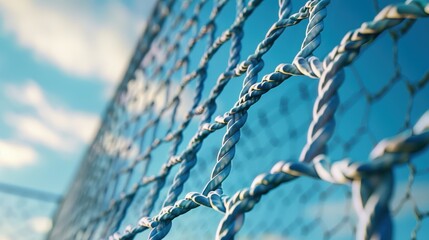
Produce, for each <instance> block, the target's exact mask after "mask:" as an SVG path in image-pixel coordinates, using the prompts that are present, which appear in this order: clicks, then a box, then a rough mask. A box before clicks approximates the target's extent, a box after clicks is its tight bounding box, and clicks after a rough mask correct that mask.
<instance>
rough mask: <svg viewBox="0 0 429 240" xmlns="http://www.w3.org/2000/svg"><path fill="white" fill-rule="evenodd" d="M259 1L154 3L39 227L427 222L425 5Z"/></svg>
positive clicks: (240, 228) (55, 232)
mask: <svg viewBox="0 0 429 240" xmlns="http://www.w3.org/2000/svg"><path fill="white" fill-rule="evenodd" d="M267 2H268V1H267ZM267 2H264V1H261V0H248V1H245V0H237V1H227V0H218V1H207V0H200V1H192V0H188V1H173V0H165V1H162V0H161V1H158V2H157V4H156V6H155V9H154V12H153V14H152V16H151V18H150V21H149V24H148V25H147V27H146V29H145V31H144V33H143V36H142V38H141V39H140V40H139V42H138V46H137V48H136V51H135V53H134V54H133V56H132V58H131V61H130V65H129V68H128V70H127V72H126V74H125V76H124V80H123V81H122V82H121V83H120V85H119V86H118V89H117V91H116V93H115V96H114V97H113V100H112V101H111V103H110V105H109V107H108V109H107V112H106V114H105V116H104V118H103V122H102V125H101V127H100V130H99V132H98V134H97V136H96V137H95V139H94V141H93V143H92V144H91V146H90V147H89V149H88V151H87V153H86V156H85V158H84V159H83V162H82V165H81V167H80V169H79V171H78V172H77V175H76V178H75V180H74V182H73V184H72V185H71V188H70V190H69V192H68V194H67V196H66V197H65V198H64V200H63V202H62V204H61V206H60V208H59V209H58V211H57V215H56V217H55V221H54V227H53V229H52V231H51V232H50V234H49V238H50V239H100V238H103V239H106V238H110V239H134V238H148V239H162V238H169V237H170V238H171V239H190V238H191V239H193V238H201V237H202V236H205V237H203V238H214V237H216V238H217V239H233V238H235V237H236V238H239V239H253V238H256V239H261V238H270V237H271V238H275V237H278V238H279V239H282V238H283V237H285V238H288V237H291V238H299V239H300V238H304V237H308V238H309V239H314V238H321V237H323V238H325V239H330V238H336V237H337V239H344V238H347V237H348V238H347V239H350V236H353V237H355V238H356V239H373V238H374V239H391V238H393V236H407V237H411V238H417V236H419V234H420V235H422V236H424V234H426V233H429V229H428V230H427V228H424V227H422V225H423V224H424V223H423V221H424V220H425V219H426V218H427V216H428V213H429V212H428V211H427V210H425V208H426V207H425V205H424V204H423V203H422V202H424V199H425V197H424V196H421V193H419V191H417V190H418V189H420V188H419V186H421V185H422V184H423V185H424V183H425V181H427V178H428V176H429V167H428V166H427V161H426V162H425V161H424V160H425V159H424V158H425V157H426V158H427V156H428V155H427V152H428V151H427V146H428V144H429V112H428V109H429V108H428V107H429V106H428V105H427V100H428V99H427V97H425V96H429V94H428V93H429V89H428V87H427V83H428V82H429V72H428V69H422V68H423V67H422V65H421V64H420V62H424V61H425V60H424V59H425V57H427V55H425V54H428V53H427V51H426V52H424V50H422V48H424V46H411V45H410V44H409V42H410V41H411V40H409V38H416V37H417V35H418V34H419V31H421V29H424V28H425V27H426V28H427V24H428V22H427V21H426V20H425V19H424V18H425V17H428V16H429V4H428V3H427V2H426V1H407V2H405V3H394V4H392V5H387V6H383V7H382V6H381V4H380V3H378V2H377V1H369V2H367V3H365V4H366V5H365V6H366V7H367V8H368V9H372V11H374V14H373V16H375V17H374V18H373V20H369V19H365V21H363V20H361V19H357V20H356V22H355V23H353V24H352V25H353V26H356V27H358V28H356V29H355V30H352V31H350V27H349V26H348V25H344V28H347V29H345V30H346V31H348V32H344V33H342V32H341V33H340V34H337V35H338V36H337V38H334V37H332V38H331V37H329V35H327V34H324V33H326V31H329V33H331V34H335V30H336V29H335V26H336V25H334V26H332V23H333V24H338V26H337V27H338V28H340V27H341V26H342V25H341V24H340V23H335V20H336V21H338V20H339V19H335V18H336V15H335V14H336V13H335V12H331V11H332V10H333V9H337V8H338V5H336V4H339V3H336V2H335V1H332V2H331V1H328V0H310V1H307V2H303V3H301V6H299V7H298V8H297V7H295V6H292V3H291V1H288V0H280V1H278V4H275V5H273V2H269V3H267ZM337 13H338V14H340V12H337ZM367 15H369V14H367ZM330 16H333V17H332V18H330ZM342 16H344V15H342ZM350 16H352V15H350ZM368 20H369V21H368ZM350 21H351V22H353V21H352V20H350ZM259 24H260V25H261V26H259ZM344 24H345V23H344ZM359 26H360V27H359ZM352 29H353V28H352ZM415 29H417V30H415ZM338 31H339V30H338ZM322 37H324V38H328V40H329V41H328V42H329V44H324V41H322ZM423 37H427V36H423ZM422 41H423V40H422ZM414 45H416V44H414ZM413 48H416V49H417V50H415V51H416V52H415V53H414V54H415V55H418V54H417V53H419V52H421V55H418V56H417V57H415V58H416V59H412V60H413V61H412V63H413V64H414V65H413V64H409V63H408V62H407V61H404V60H401V57H403V56H404V55H406V54H404V51H414V50H413ZM419 50H421V51H419ZM383 51H388V53H385V52H383ZM288 59H290V61H288ZM374 59H378V62H377V61H375V60H374ZM285 62H289V63H285ZM367 62H368V63H367ZM386 62H388V63H386ZM377 64H379V65H380V66H379V67H377ZM426 67H427V66H426ZM365 69H366V70H365ZM422 70H423V71H422ZM398 99H400V100H398ZM282 159H283V160H282ZM425 164H426V165H425ZM395 182H396V183H397V184H396V185H395ZM416 189H417V190H416ZM395 191H396V192H397V194H394V192H395ZM416 192H417V193H416ZM268 193H269V194H268ZM264 204H265V205H264ZM335 205H339V206H344V208H343V209H341V210H338V209H335ZM270 207H272V208H275V209H277V211H276V213H273V214H271V215H270V214H269V213H271V212H272V210H271V211H270ZM266 208H267V209H266ZM308 209H311V210H308ZM333 209H334V210H338V211H339V212H338V214H339V217H338V218H334V219H332V217H331V218H330V216H329V211H332V210H333ZM410 209H411V210H410ZM428 210H429V209H428ZM283 212H288V213H289V214H290V216H288V215H285V214H282V213H283ZM407 214H409V215H407ZM245 216H246V217H245ZM181 219H183V220H181ZM409 219H412V220H413V221H414V223H411V224H410V221H409ZM173 220H174V221H173ZM402 221H407V224H406V226H408V225H410V227H409V228H410V229H407V230H397V229H396V228H394V225H395V223H396V222H398V223H399V224H400V223H402ZM247 224H248V225H249V226H251V227H248V228H246V225H247ZM404 226H405V225H404ZM297 229H300V230H299V231H298V230H297ZM347 229H348V230H347ZM347 234H348V235H347ZM346 235H347V236H346Z"/></svg>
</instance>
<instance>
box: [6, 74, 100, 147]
mask: <svg viewBox="0 0 429 240" xmlns="http://www.w3.org/2000/svg"><path fill="white" fill-rule="evenodd" d="M5 93H6V95H7V96H8V97H9V99H11V100H13V101H14V102H17V103H20V104H22V105H24V106H27V107H30V108H31V109H32V110H33V111H34V112H35V114H28V113H26V114H15V113H6V114H5V120H6V123H7V124H8V125H10V126H11V127H13V128H14V129H15V130H16V131H17V135H18V137H19V138H21V139H23V140H27V141H31V142H34V143H38V144H41V145H44V146H46V147H49V148H52V149H58V150H62V151H72V150H74V149H75V148H76V147H77V146H78V144H80V143H88V142H90V141H91V140H92V137H93V135H94V134H95V130H96V127H97V126H98V123H99V118H98V116H96V115H94V114H89V113H86V112H80V111H75V110H70V109H67V108H65V107H64V106H62V105H59V104H58V103H57V104H52V102H54V101H53V100H52V99H48V98H47V96H46V94H45V93H44V92H43V90H42V89H41V88H40V86H39V85H38V84H37V83H35V82H34V81H29V82H27V83H26V84H24V85H6V86H5Z"/></svg>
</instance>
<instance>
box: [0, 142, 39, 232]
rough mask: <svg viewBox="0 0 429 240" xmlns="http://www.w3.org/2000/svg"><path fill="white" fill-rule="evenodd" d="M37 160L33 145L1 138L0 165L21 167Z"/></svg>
mask: <svg viewBox="0 0 429 240" xmlns="http://www.w3.org/2000/svg"><path fill="white" fill-rule="evenodd" d="M36 160H37V152H36V151H34V149H32V148H31V147H29V146H26V145H23V144H19V143H15V142H10V141H5V140H1V139H0V167H9V168H19V167H24V166H28V165H31V164H33V163H35V162H36ZM0 239H1V238H0Z"/></svg>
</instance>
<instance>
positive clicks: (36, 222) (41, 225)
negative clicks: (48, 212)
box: [28, 217, 52, 233]
mask: <svg viewBox="0 0 429 240" xmlns="http://www.w3.org/2000/svg"><path fill="white" fill-rule="evenodd" d="M28 223H29V225H30V226H31V229H33V231H35V232H36V233H47V232H48V231H49V230H51V227H52V220H51V219H50V218H48V217H33V218H31V219H29V220H28Z"/></svg>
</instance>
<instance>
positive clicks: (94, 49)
mask: <svg viewBox="0 0 429 240" xmlns="http://www.w3.org/2000/svg"><path fill="white" fill-rule="evenodd" d="M151 4H152V3H150V4H149V7H150V6H151ZM0 16H1V17H2V18H3V23H4V29H5V30H6V31H8V32H10V33H12V34H13V35H14V36H15V37H16V39H17V42H18V43H19V44H20V45H21V46H23V47H25V48H28V49H31V50H32V51H33V52H34V53H35V54H36V55H37V56H38V57H39V58H40V59H42V60H44V61H47V62H49V63H51V64H54V65H56V66H58V67H59V68H60V69H62V70H63V71H65V72H67V73H71V74H74V75H77V76H83V77H99V78H100V79H102V80H104V81H107V82H109V83H113V82H115V81H118V80H119V79H120V77H121V74H122V73H123V71H124V70H125V67H126V65H127V64H128V59H129V57H130V56H131V53H132V50H134V49H133V48H134V46H135V42H136V39H137V37H138V35H139V34H140V32H141V30H142V29H143V25H144V21H143V20H142V19H143V18H142V15H141V13H139V14H133V12H130V10H129V9H127V8H126V7H125V6H124V5H122V4H121V3H119V2H109V3H107V4H102V5H97V6H90V5H89V3H87V2H86V1H78V3H74V5H73V3H72V2H69V1H46V0H45V1H40V0H39V1H34V0H20V1H10V0H0Z"/></svg>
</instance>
